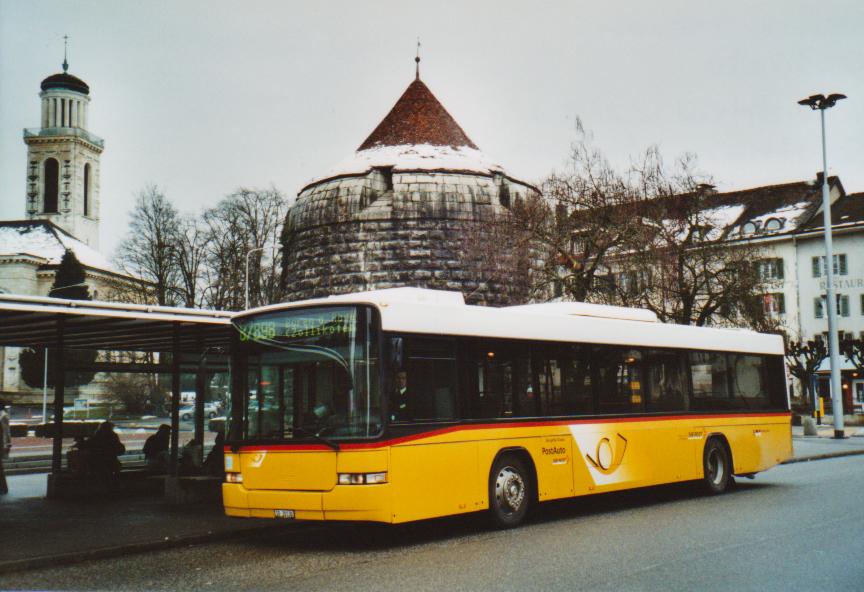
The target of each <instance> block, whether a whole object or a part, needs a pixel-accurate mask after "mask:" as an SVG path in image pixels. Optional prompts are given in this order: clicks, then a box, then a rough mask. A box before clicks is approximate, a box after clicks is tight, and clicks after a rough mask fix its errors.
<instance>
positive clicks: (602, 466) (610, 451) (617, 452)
mask: <svg viewBox="0 0 864 592" xmlns="http://www.w3.org/2000/svg"><path fill="white" fill-rule="evenodd" d="M625 450H627V438H625V437H624V436H622V435H621V434H616V437H615V443H614V444H613V443H612V441H610V440H609V438H606V437H603V438H600V441H599V442H597V450H596V451H595V452H594V457H593V458H592V457H591V455H590V454H586V455H585V458H587V459H588V462H590V463H591V465H592V466H593V467H594V468H595V469H597V470H598V471H600V472H601V473H603V474H604V475H610V474H612V473H614V472H615V469H617V468H618V467H619V466H620V465H621V461H622V460H623V459H624V451H625Z"/></svg>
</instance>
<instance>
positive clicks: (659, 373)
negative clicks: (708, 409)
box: [644, 350, 690, 411]
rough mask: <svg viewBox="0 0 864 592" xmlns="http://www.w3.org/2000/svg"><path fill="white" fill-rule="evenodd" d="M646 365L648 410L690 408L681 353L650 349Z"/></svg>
mask: <svg viewBox="0 0 864 592" xmlns="http://www.w3.org/2000/svg"><path fill="white" fill-rule="evenodd" d="M644 367H645V383H646V384H645V390H646V397H647V401H646V403H647V407H648V411H686V410H687V409H688V408H689V403H690V400H689V397H688V394H687V393H688V390H689V389H688V388H687V374H686V373H685V371H684V356H683V355H682V354H681V353H679V352H671V351H659V350H649V351H648V352H647V353H646V356H645V365H644Z"/></svg>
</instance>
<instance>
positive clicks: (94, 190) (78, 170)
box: [24, 56, 104, 249]
mask: <svg viewBox="0 0 864 592" xmlns="http://www.w3.org/2000/svg"><path fill="white" fill-rule="evenodd" d="M68 69H69V64H68V62H67V61H66V57H65V56H64V58H63V72H62V73H59V74H52V75H51V76H49V77H48V78H46V79H45V80H43V81H42V92H41V93H40V94H39V96H40V98H41V99H42V124H41V127H39V128H36V129H25V130H24V143H25V144H27V207H26V211H27V218H28V219H31V220H33V219H41V220H50V221H51V222H53V223H54V224H56V225H57V226H59V227H60V228H62V229H63V230H65V231H66V232H68V233H69V234H71V235H72V236H74V237H75V238H77V239H78V240H80V241H83V242H84V243H86V244H88V245H89V246H91V247H93V248H94V249H98V248H99V155H100V154H102V149H103V147H104V141H103V140H102V138H99V137H97V136H95V135H93V134H92V133H90V132H89V131H88V130H87V126H88V123H89V114H88V109H89V105H90V87H89V86H87V83H85V82H84V81H83V80H81V79H80V78H78V77H76V76H72V75H71V74H69V73H68V72H67V71H68Z"/></svg>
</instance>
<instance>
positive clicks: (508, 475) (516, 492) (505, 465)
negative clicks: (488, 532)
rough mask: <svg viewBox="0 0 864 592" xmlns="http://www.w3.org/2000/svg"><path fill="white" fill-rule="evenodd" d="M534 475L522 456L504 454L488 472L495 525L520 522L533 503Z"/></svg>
mask: <svg viewBox="0 0 864 592" xmlns="http://www.w3.org/2000/svg"><path fill="white" fill-rule="evenodd" d="M531 495H532V493H531V477H530V472H529V471H528V467H527V466H525V462H524V461H522V459H520V458H518V457H516V456H512V455H505V456H502V457H500V458H498V459H497V460H496V461H495V464H493V465H492V471H491V472H490V473H489V516H490V518H491V521H492V524H493V526H495V527H497V528H512V527H514V526H518V525H519V524H521V523H522V521H523V520H524V519H525V515H526V514H527V513H528V506H529V505H530V503H531Z"/></svg>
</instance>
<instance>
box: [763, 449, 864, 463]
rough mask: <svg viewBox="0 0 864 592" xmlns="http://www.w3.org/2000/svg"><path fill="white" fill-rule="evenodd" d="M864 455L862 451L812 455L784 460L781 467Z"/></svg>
mask: <svg viewBox="0 0 864 592" xmlns="http://www.w3.org/2000/svg"><path fill="white" fill-rule="evenodd" d="M861 454H864V450H842V451H840V452H826V453H824V454H813V455H811V456H798V457H792V458H789V459H786V460H784V461H783V462H782V463H780V464H781V465H791V464H795V463H801V462H810V461H811V460H825V459H828V458H841V457H844V456H858V455H861Z"/></svg>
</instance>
